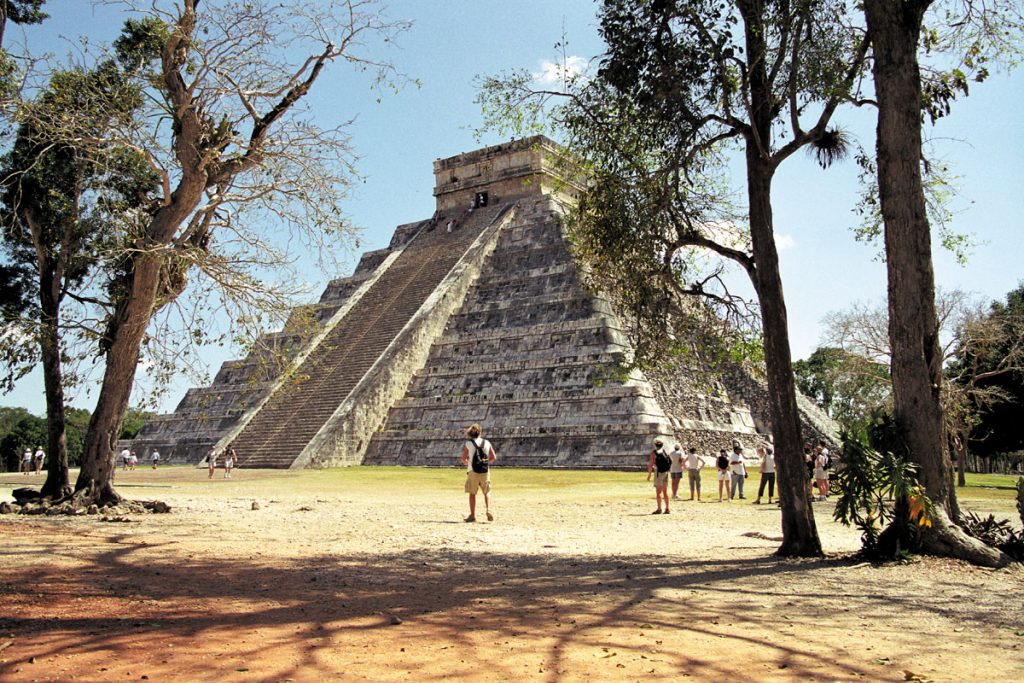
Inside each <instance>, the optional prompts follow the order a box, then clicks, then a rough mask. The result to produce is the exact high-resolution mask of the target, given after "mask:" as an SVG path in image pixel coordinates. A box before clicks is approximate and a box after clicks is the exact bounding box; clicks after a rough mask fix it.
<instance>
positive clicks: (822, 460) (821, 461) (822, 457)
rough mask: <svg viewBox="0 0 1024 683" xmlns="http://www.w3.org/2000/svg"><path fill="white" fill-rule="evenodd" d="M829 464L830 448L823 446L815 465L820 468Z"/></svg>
mask: <svg viewBox="0 0 1024 683" xmlns="http://www.w3.org/2000/svg"><path fill="white" fill-rule="evenodd" d="M827 464H828V449H827V448H822V449H821V453H818V457H817V459H815V461H814V465H815V467H817V468H818V469H822V470H823V469H825V465H827Z"/></svg>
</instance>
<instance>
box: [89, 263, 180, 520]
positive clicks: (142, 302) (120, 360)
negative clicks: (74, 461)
mask: <svg viewBox="0 0 1024 683" xmlns="http://www.w3.org/2000/svg"><path fill="white" fill-rule="evenodd" d="M160 267H161V260H160V256H159V255H158V253H157V250H141V251H140V252H139V253H138V255H137V256H136V257H135V261H134V268H133V270H132V275H131V295H130V297H129V298H128V299H127V301H126V302H125V305H124V306H123V307H122V308H121V309H120V310H118V311H117V313H116V316H117V318H116V320H115V321H114V322H113V324H112V325H111V326H110V327H109V332H108V333H109V334H110V335H111V339H110V342H109V343H110V346H109V348H108V350H107V353H106V368H105V370H104V373H103V383H102V384H101V386H100V393H99V397H98V398H97V401H96V410H95V412H93V414H92V419H91V420H90V421H89V431H88V433H87V434H86V438H85V448H84V452H83V454H82V469H81V471H80V472H79V474H78V481H77V482H75V493H74V497H75V500H76V503H78V504H87V503H98V504H102V503H116V502H119V501H120V500H121V496H120V495H119V494H118V493H117V491H115V490H114V486H113V472H114V466H115V463H114V455H115V449H116V447H117V440H118V437H119V435H120V432H121V422H122V420H123V419H124V414H125V411H126V410H127V409H128V400H129V398H130V397H131V392H132V385H133V384H134V382H135V371H136V368H137V367H138V362H139V353H140V349H141V348H142V339H143V337H144V336H145V334H146V328H147V327H148V326H149V321H150V319H151V318H152V315H153V311H154V309H155V305H156V304H155V302H156V296H157V291H158V286H159V283H160Z"/></svg>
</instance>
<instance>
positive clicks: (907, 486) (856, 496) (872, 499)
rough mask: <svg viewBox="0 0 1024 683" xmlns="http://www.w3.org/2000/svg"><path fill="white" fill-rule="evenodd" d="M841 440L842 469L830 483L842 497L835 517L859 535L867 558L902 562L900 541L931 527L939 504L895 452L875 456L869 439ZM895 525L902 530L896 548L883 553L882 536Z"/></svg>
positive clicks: (837, 503)
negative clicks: (885, 530)
mask: <svg viewBox="0 0 1024 683" xmlns="http://www.w3.org/2000/svg"><path fill="white" fill-rule="evenodd" d="M842 439H843V459H842V467H841V468H839V469H838V470H835V471H834V472H833V474H832V477H831V478H832V481H833V482H834V483H835V487H836V489H837V490H838V491H839V499H838V501H837V502H836V509H835V512H834V513H833V517H834V518H835V519H836V520H837V521H839V522H842V523H843V524H845V525H846V526H850V525H853V526H855V527H857V528H858V529H860V531H861V546H862V552H863V553H864V554H865V555H867V556H868V557H872V558H879V559H881V558H888V559H899V558H900V557H901V556H903V554H904V553H905V551H906V550H907V547H906V546H905V545H902V546H901V544H900V543H899V539H902V538H903V537H904V536H916V532H917V528H919V527H927V526H931V524H932V519H933V516H934V515H933V512H934V504H933V503H932V501H931V500H930V499H929V498H928V497H927V496H926V495H925V494H924V488H923V487H922V486H921V485H920V484H919V483H918V481H917V478H916V476H915V475H916V469H915V467H914V465H913V464H912V463H910V462H907V461H906V460H905V459H904V458H902V457H900V456H898V455H896V454H894V453H892V452H890V451H883V452H879V451H876V450H875V449H873V448H871V446H869V445H868V443H867V441H868V439H867V437H866V436H855V435H851V434H843V436H842ZM893 523H895V525H897V526H898V527H899V529H900V534H899V535H898V538H897V543H896V544H895V545H894V546H893V547H891V548H890V547H883V546H884V544H883V543H882V542H881V541H882V534H883V530H884V529H885V528H886V526H888V525H890V524H893ZM915 525H916V526H915Z"/></svg>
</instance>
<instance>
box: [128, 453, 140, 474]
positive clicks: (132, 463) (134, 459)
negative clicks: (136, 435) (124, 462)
mask: <svg viewBox="0 0 1024 683" xmlns="http://www.w3.org/2000/svg"><path fill="white" fill-rule="evenodd" d="M138 464H139V456H138V455H136V454H135V451H132V455H131V458H130V459H129V460H128V469H130V470H132V471H133V472H134V471H135V468H136V467H137V466H138Z"/></svg>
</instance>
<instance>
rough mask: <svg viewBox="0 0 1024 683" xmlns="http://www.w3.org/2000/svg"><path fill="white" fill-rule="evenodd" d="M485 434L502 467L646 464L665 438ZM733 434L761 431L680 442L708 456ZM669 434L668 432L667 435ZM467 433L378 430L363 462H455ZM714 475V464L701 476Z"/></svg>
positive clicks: (652, 434) (646, 434) (654, 429)
mask: <svg viewBox="0 0 1024 683" xmlns="http://www.w3.org/2000/svg"><path fill="white" fill-rule="evenodd" d="M484 436H485V437H486V438H487V439H488V440H490V441H491V443H492V444H493V445H494V449H495V451H496V452H497V454H498V464H497V465H496V468H497V469H499V470H500V467H502V466H504V467H536V468H567V469H620V470H644V469H646V467H647V462H648V457H649V455H650V452H651V444H652V442H653V440H654V439H655V438H658V437H661V438H666V437H665V435H664V434H663V433H662V427H661V425H659V424H657V423H650V424H631V425H589V426H585V427H581V426H557V427H534V428H527V427H517V428H500V427H496V428H494V429H488V430H487V431H486V433H485V434H484ZM734 438H739V440H741V441H743V442H744V443H746V442H749V443H750V444H751V445H752V444H753V443H754V441H755V440H756V439H758V438H760V437H756V436H754V435H737V434H735V433H734V432H731V431H723V430H711V429H706V430H694V431H693V432H691V433H689V434H687V440H686V441H685V442H683V443H685V444H688V445H692V446H693V447H694V448H697V449H698V451H699V452H700V453H701V454H702V455H704V456H705V459H708V458H707V456H709V455H710V454H711V453H717V451H718V449H719V448H720V447H726V446H728V445H730V444H731V443H732V440H733V439H734ZM666 439H667V440H670V439H671V437H667V438H666ZM465 441H466V437H465V435H464V434H463V433H461V432H459V431H457V430H434V429H423V430H419V431H410V432H403V433H400V434H393V433H390V432H387V431H384V432H380V433H378V434H376V435H375V436H374V438H373V441H372V442H371V443H370V447H369V449H368V450H367V453H366V459H365V462H366V464H373V465H415V466H422V467H458V466H459V454H460V453H461V451H462V447H463V444H465ZM709 474H710V475H711V476H713V469H711V470H710V472H708V471H706V473H705V476H709Z"/></svg>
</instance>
